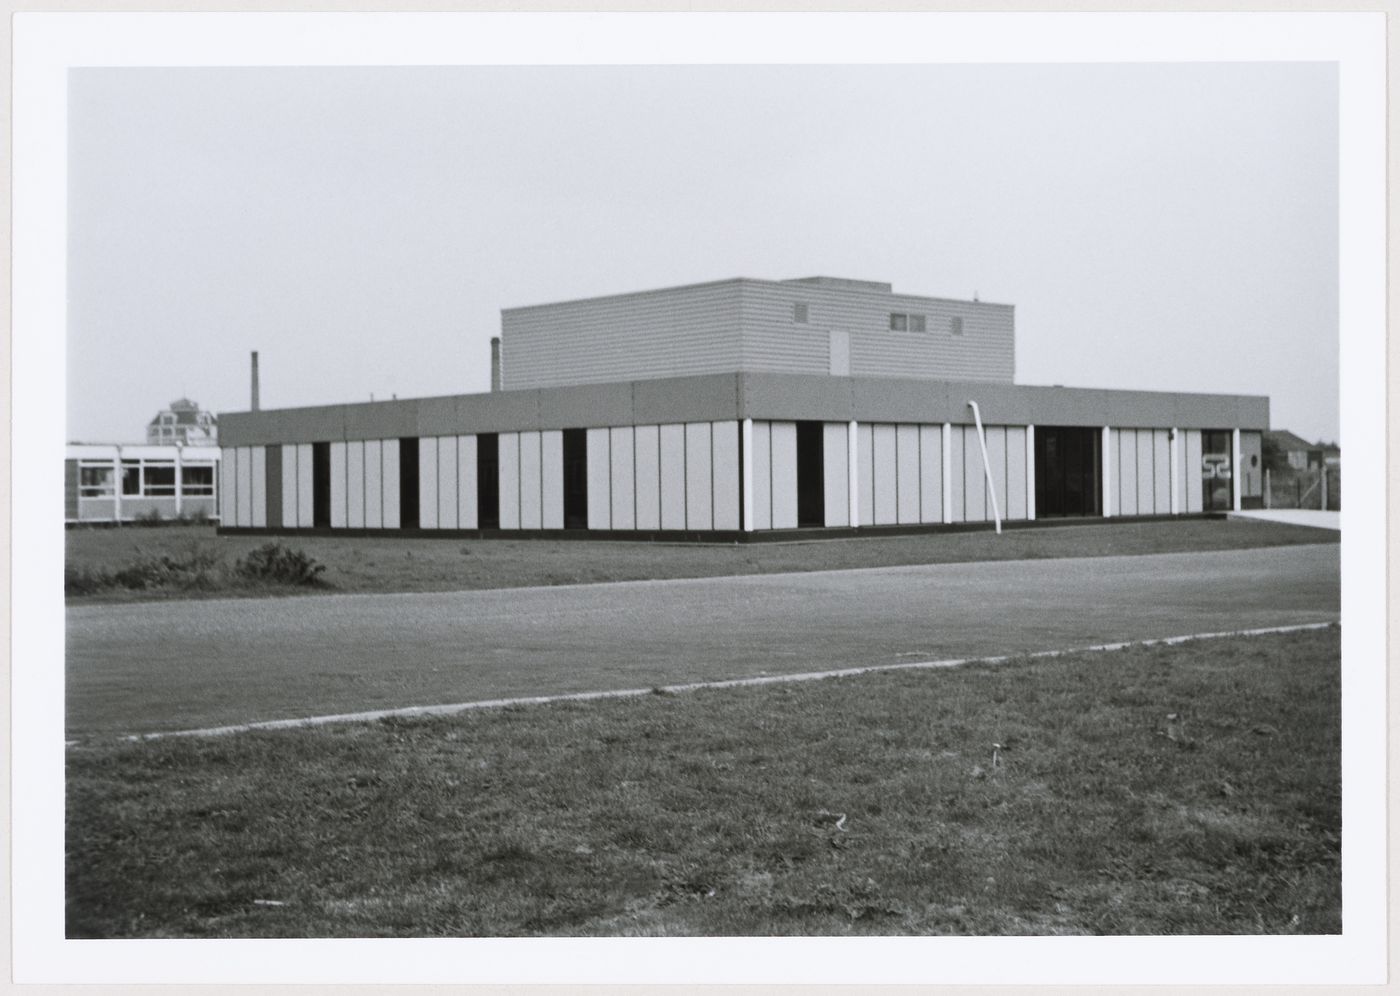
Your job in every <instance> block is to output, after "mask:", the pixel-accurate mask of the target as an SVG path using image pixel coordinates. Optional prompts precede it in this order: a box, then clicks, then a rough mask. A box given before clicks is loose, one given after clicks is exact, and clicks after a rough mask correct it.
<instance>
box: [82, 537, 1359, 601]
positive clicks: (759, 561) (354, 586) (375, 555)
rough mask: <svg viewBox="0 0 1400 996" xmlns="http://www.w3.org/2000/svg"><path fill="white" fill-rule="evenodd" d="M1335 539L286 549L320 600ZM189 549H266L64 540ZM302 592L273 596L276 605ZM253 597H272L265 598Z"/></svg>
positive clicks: (126, 549) (143, 557)
mask: <svg viewBox="0 0 1400 996" xmlns="http://www.w3.org/2000/svg"><path fill="white" fill-rule="evenodd" d="M1339 535H1340V534H1339V533H1337V532H1336V531H1334V530H1327V529H1312V528H1307V527H1301V526H1290V525H1283V524H1281V523H1274V522H1258V521H1249V520H1233V519H1232V520H1198V519H1197V520H1185V521H1176V522H1132V523H1102V524H1093V525H1083V526H1055V527H1046V528H1039V529H1016V530H1011V531H1008V532H1006V533H1004V534H1003V535H1001V536H997V535H994V534H992V533H990V532H974V533H941V534H940V533H932V534H923V535H916V536H868V537H861V538H858V539H846V540H819V541H810V542H801V543H781V544H769V543H763V544H742V545H740V544H735V545H708V544H707V545H699V544H683V543H640V542H609V541H593V540H588V541H584V540H508V539H491V540H452V539H396V538H373V539H368V538H349V537H336V536H297V537H295V538H294V539H293V540H288V541H287V542H288V543H289V544H290V545H293V546H295V547H296V548H297V549H298V550H301V551H304V552H305V554H306V555H307V556H308V557H310V558H312V559H313V560H315V561H316V562H317V563H319V564H324V565H325V568H326V570H325V573H324V575H322V580H323V581H324V582H325V587H326V589H327V590H335V591H340V592H409V591H461V590H468V589H482V588H519V587H526V586H534V585H557V584H580V583H583V584H587V583H593V582H601V581H635V580H644V579H649V578H692V577H719V576H727V575H741V574H773V573H782V572H787V571H818V570H842V569H847V568H855V567H892V566H898V565H905V564H943V563H967V562H972V561H986V560H1026V559H1042V558H1050V557H1106V556H1117V555H1132V554H1145V553H1180V552H1186V551H1195V550H1236V549H1248V548H1255V547H1265V546H1290V545H1295V544H1301V543H1336V542H1338V541H1339V539H1338V538H1339ZM192 542H194V543H197V544H200V545H202V546H204V547H205V548H206V549H209V550H212V551H213V552H214V553H216V554H217V555H218V556H219V557H220V558H221V559H223V560H225V561H229V562H232V561H235V560H237V559H238V558H239V557H243V556H245V555H247V554H248V553H249V552H250V551H252V550H254V549H256V548H258V547H260V546H262V545H264V544H265V543H266V542H267V540H266V538H263V537H249V536H216V535H215V534H214V531H213V530H212V529H201V528H198V527H190V528H184V529H140V530H135V529H81V530H70V531H69V532H68V534H67V566H68V570H69V572H70V574H72V573H74V572H101V571H107V572H112V571H115V570H119V569H121V568H122V567H123V566H124V565H127V564H130V563H131V562H133V561H149V560H153V559H159V558H160V557H162V556H172V555H178V554H179V553H180V552H181V551H182V550H184V549H185V548H186V547H188V546H189V545H190V544H191V543H192ZM305 590H306V589H305V588H298V587H294V586H282V587H281V588H280V589H279V590H278V592H277V593H299V592H304V591H305ZM246 593H248V592H247V589H246V588H240V587H239V586H236V585H235V586H231V587H224V588H219V587H213V586H203V587H187V588H184V589H179V588H170V587H166V588H147V589H136V590H131V589H118V588H108V589H106V590H103V591H100V592H92V591H89V592H79V591H73V592H70V599H83V600H103V601H111V600H149V599H153V598H168V597H186V598H188V597H202V596H208V595H219V596H227V595H231V594H232V595H238V594H246ZM260 593H261V594H270V593H274V592H272V591H263V592H260Z"/></svg>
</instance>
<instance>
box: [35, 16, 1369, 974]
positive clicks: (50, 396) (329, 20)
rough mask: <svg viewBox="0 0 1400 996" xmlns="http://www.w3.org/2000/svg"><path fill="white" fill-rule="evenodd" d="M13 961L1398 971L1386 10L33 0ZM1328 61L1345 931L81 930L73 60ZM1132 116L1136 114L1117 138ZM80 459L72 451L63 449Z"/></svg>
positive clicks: (45, 964)
mask: <svg viewBox="0 0 1400 996" xmlns="http://www.w3.org/2000/svg"><path fill="white" fill-rule="evenodd" d="M13 24H14V41H15V47H14V103H13V119H12V121H13V174H12V178H13V264H12V265H13V269H12V274H13V303H12V309H13V310H12V316H13V317H12V338H13V342H12V362H13V368H12V372H13V412H14V416H13V422H12V441H13V442H12V445H13V450H12V468H13V469H14V473H13V476H12V488H13V491H12V520H11V521H12V524H13V527H12V528H13V554H12V557H13V560H12V564H13V567H14V574H13V577H14V578H16V579H23V584H22V585H15V586H14V587H13V591H12V621H13V627H12V646H11V653H12V656H11V661H12V665H11V666H12V740H11V743H12V838H11V840H12V856H13V857H12V861H13V864H12V869H13V878H12V888H13V905H12V909H13V938H12V942H13V955H14V962H13V971H14V978H15V981H16V982H20V983H42V982H47V983H106V984H113V983H185V984H193V983H214V982H224V983H274V982H275V983H281V984H292V983H360V984H389V983H419V984H427V983H484V984H492V983H494V984H500V983H533V984H562V983H569V984H612V985H617V984H655V983H663V982H672V983H676V982H684V983H690V984H708V983H714V984H719V983H749V984H767V983H790V984H792V983H795V984H805V985H812V984H826V985H833V984H835V985H839V984H862V985H875V984H928V983H963V984H966V983H983V984H994V983H1000V984H1026V983H1042V984H1045V983H1049V984H1061V985H1076V986H1082V985H1102V984H1119V985H1122V984H1155V985H1163V984H1166V985H1185V984H1201V983H1210V984H1217V985H1223V984H1287V985H1291V986H1296V985H1320V984H1328V985H1340V984H1368V983H1371V984H1374V983H1380V982H1383V981H1384V980H1385V971H1386V936H1387V935H1386V930H1387V911H1386V905H1385V904H1386V882H1387V877H1386V875H1385V869H1386V851H1385V847H1386V829H1385V826H1386V824H1385V816H1386V770H1385V758H1386V725H1385V724H1386V715H1385V707H1386V693H1387V689H1386V673H1385V672H1386V660H1387V658H1386V630H1385V611H1386V575H1385V566H1386V565H1385V543H1384V538H1385V536H1386V519H1385V512H1386V509H1385V496H1386V478H1385V454H1386V452H1387V449H1386V435H1385V430H1386V425H1385V412H1386V406H1385V389H1386V384H1385V369H1386V355H1385V327H1386V325H1385V323H1386V271H1385V248H1386V246H1385V234H1386V233H1385V224H1386V210H1387V205H1386V190H1385V181H1386V173H1385V170H1386V146H1385V125H1386V103H1385V99H1386V91H1385V86H1386V75H1385V74H1386V50H1385V49H1386V34H1385V32H1386V27H1385V15H1384V14H1381V13H1269V14H1252V13H1142V14H1132V13H1073V14H1071V13H1059V14H1057V13H1044V14H1042V13H1028V14H1027V13H986V14H957V13H870V14H782V13H774V14H736V13H698V14H686V13H674V14H673V13H642V14H631V13H577V14H572V13H566V14H560V13H506V14H489V13H445V14H430V13H405V14H368V13H366V14H309V13H308V14H303V13H223V14H219V13H105V14H104V13H96V14H88V13H20V14H17V15H15V18H14V21H13ZM1187 61H1234V62H1258V61H1284V62H1286V61H1328V62H1336V63H1338V64H1339V67H1340V72H1339V81H1340V109H1339V120H1340V129H1339V130H1340V135H1339V141H1340V178H1341V190H1340V239H1341V247H1340V269H1341V272H1340V330H1341V357H1340V359H1341V381H1342V384H1341V398H1342V422H1341V431H1342V441H1343V445H1344V446H1345V448H1346V451H1347V453H1348V455H1349V459H1348V463H1347V506H1346V510H1345V511H1344V512H1343V522H1344V525H1345V529H1344V532H1343V544H1342V557H1341V559H1342V605H1343V619H1344V627H1343V630H1342V654H1343V668H1342V670H1343V703H1342V711H1343V756H1344V758H1345V770H1344V793H1343V825H1344V827H1345V830H1344V835H1343V858H1344V862H1343V925H1344V929H1343V933H1342V934H1340V935H1337V936H1325V937H1324V936H1310V937H1289V936H1249V937H1230V938H1223V937H1134V938H1127V937H1120V938H1080V937H1030V938H990V937H973V938H917V937H914V938H893V937H874V938H829V937H796V938H782V939H766V938H730V939H706V938H665V939H661V938H658V939H636V940H629V939H599V940H590V939H560V940H514V939H461V940H428V939H410V940H302V941H264V940H136V941H127V940H112V941H81V940H79V941H74V940H67V939H65V938H64V936H63V926H64V907H63V887H64V864H63V805H64V796H63V776H64V728H63V687H64V667H63V659H64V658H63V653H64V606H63V598H62V591H63V583H62V576H61V572H62V564H63V559H64V550H63V525H62V521H61V519H59V517H58V510H59V509H60V508H61V507H62V501H61V498H62V476H61V474H59V473H58V472H57V471H56V470H55V469H54V468H56V466H57V459H58V457H57V456H56V454H61V453H62V452H63V442H64V432H63V430H64V425H63V420H62V419H61V418H55V417H54V412H55V411H56V410H57V411H62V410H63V406H62V404H61V403H60V402H59V401H56V399H61V398H62V397H63V393H64V385H65V310H64V299H65V293H66V290H65V287H66V284H65V264H66V234H67V216H66V197H67V183H66V176H67V159H66V141H67V91H66V87H67V74H68V70H69V69H70V68H73V67H80V66H109V67H114V66H200V65H236V66H283V65H295V66H312V65H321V66H344V65H359V66H363V65H384V66H391V65H393V66H409V65H471V64H528V65H544V64H574V65H586V64H592V65H608V64H661V63H675V64H740V63H754V64H795V63H806V64H824V63H868V64H879V63H886V64H888V63H979V62H997V63H1084V62H1100V63H1103V62H1113V63H1120V62H1187ZM1106 138H1111V137H1110V136H1106ZM51 471H52V472H51Z"/></svg>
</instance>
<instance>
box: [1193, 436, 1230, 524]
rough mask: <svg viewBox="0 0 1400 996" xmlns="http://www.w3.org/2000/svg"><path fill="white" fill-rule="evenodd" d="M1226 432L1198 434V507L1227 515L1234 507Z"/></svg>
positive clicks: (1228, 443) (1228, 441)
mask: <svg viewBox="0 0 1400 996" xmlns="http://www.w3.org/2000/svg"><path fill="white" fill-rule="evenodd" d="M1231 442H1232V440H1231V433H1230V431H1229V430H1228V429H1205V430H1202V432H1201V508H1202V510H1204V511H1206V512H1228V511H1230V510H1231V509H1233V508H1234V507H1235V500H1234V470H1235V463H1234V456H1233V452H1232V451H1233V449H1234V447H1233V446H1232V445H1231Z"/></svg>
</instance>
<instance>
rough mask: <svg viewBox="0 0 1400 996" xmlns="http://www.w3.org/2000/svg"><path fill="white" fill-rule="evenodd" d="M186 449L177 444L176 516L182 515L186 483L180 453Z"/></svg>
mask: <svg viewBox="0 0 1400 996" xmlns="http://www.w3.org/2000/svg"><path fill="white" fill-rule="evenodd" d="M183 449H184V447H183V446H181V445H180V444H179V443H176V444H175V514H176V515H179V514H180V507H181V502H180V499H181V498H182V497H183V496H184V491H185V483H184V480H183V476H184V475H183V474H182V473H181V470H182V467H183V465H182V464H181V462H180V453H181V451H182V450H183Z"/></svg>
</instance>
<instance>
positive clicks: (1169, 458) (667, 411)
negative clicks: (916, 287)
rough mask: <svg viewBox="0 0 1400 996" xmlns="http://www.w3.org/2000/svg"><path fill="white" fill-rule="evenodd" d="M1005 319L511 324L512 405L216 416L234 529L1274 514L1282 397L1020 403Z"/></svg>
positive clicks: (707, 303)
mask: <svg viewBox="0 0 1400 996" xmlns="http://www.w3.org/2000/svg"><path fill="white" fill-rule="evenodd" d="M1013 320H1014V311H1013V309H1012V308H1011V306H1009V305H1002V304H991V303H986V302H981V301H955V300H950V299H946V298H936V297H921V296H914V295H906V294H895V293H894V292H893V290H892V288H891V287H890V285H889V284H880V283H874V282H869V281H848V280H839V279H834V278H827V277H814V278H805V279H801V280H795V281H760V280H748V279H736V280H729V281H719V282H716V283H712V284H701V285H694V286H688V287H679V288H670V289H665V290H658V291H647V292H641V293H637V294H625V295H616V296H612V297H607V298H598V299H589V300H582V301H572V302H562V303H558V304H549V305H537V306H530V307H524V308H512V309H507V310H505V311H503V312H502V329H501V332H502V334H501V341H500V346H499V352H498V355H497V360H498V362H499V374H498V377H499V383H500V385H501V388H502V389H501V390H499V391H493V392H491V393H487V394H474V395H457V396H451V397H440V398H424V399H417V400H404V401H389V402H368V403H358V404H346V405H329V406H320V407H315V408H301V409H281V410H262V411H250V412H238V413H225V414H223V415H221V416H220V427H221V431H222V434H223V438H222V444H223V449H224V455H225V465H224V466H225V472H224V474H223V477H222V481H223V496H222V504H221V507H222V508H223V509H224V521H223V525H224V527H225V528H226V529H230V528H231V529H237V530H271V531H290V530H327V529H328V530H351V531H356V532H368V533H375V532H379V531H382V530H396V531H404V530H408V531H415V532H421V533H423V534H437V535H447V534H452V533H464V534H467V533H470V534H480V533H488V534H493V533H496V532H501V533H510V534H514V535H520V534H523V533H532V534H535V533H542V534H548V533H552V532H555V531H559V532H561V533H563V532H565V531H572V530H587V531H590V532H595V533H603V534H608V535H622V536H665V535H682V534H688V535H702V536H711V537H714V536H724V537H726V538H730V537H732V538H742V537H744V536H746V535H750V534H752V533H754V532H768V531H772V530H783V529H796V528H800V527H810V528H818V529H822V528H824V529H847V530H860V529H867V528H869V529H879V528H896V527H897V528H940V527H948V526H961V525H965V524H972V523H983V522H987V523H990V522H992V521H993V520H994V519H995V520H1007V521H1011V522H1027V521H1033V520H1036V519H1043V518H1048V517H1064V516H1069V517H1085V518H1091V517H1111V516H1166V515H1182V514H1193V513H1208V512H1224V511H1228V510H1231V509H1238V508H1242V507H1250V506H1257V505H1260V504H1262V468H1261V466H1260V454H1261V433H1262V431H1263V430H1266V429H1267V428H1268V425H1269V402H1268V399H1267V398H1264V397H1257V396H1244V395H1215V394H1187V393H1164V392H1151V391H1114V390H1098V389H1075V388H1064V387H1040V386H1026V385H1018V384H1016V383H1014V370H1015V360H1014V345H1015V342H1014V329H1013Z"/></svg>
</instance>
